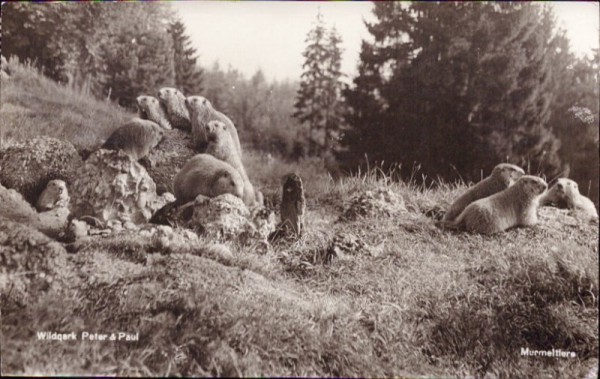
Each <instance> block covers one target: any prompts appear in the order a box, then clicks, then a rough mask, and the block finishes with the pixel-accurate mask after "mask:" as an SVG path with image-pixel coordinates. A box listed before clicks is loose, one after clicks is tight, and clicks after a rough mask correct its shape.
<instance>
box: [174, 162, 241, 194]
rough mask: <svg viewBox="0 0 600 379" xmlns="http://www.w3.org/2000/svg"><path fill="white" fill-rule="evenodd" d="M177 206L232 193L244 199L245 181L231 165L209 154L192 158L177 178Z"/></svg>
mask: <svg viewBox="0 0 600 379" xmlns="http://www.w3.org/2000/svg"><path fill="white" fill-rule="evenodd" d="M173 187H174V192H175V198H176V200H175V204H176V205H181V204H185V203H187V202H190V201H193V200H194V199H195V198H196V196H198V195H204V196H207V197H216V196H219V195H221V194H224V193H230V194H232V195H234V196H237V197H239V198H242V195H243V192H244V181H243V180H242V177H241V176H240V174H239V173H238V171H237V170H235V169H234V168H233V167H231V165H230V164H228V163H226V162H223V161H222V160H219V159H217V158H215V157H213V156H212V155H209V154H198V155H195V156H194V157H192V158H191V159H190V160H189V161H187V162H186V164H185V165H183V167H182V168H181V170H180V171H179V172H178V173H177V175H176V176H175V180H174V183H173Z"/></svg>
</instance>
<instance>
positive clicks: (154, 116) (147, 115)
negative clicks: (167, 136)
mask: <svg viewBox="0 0 600 379" xmlns="http://www.w3.org/2000/svg"><path fill="white" fill-rule="evenodd" d="M136 102H137V107H138V112H139V115H140V118H141V119H143V120H150V121H154V122H156V123H157V124H158V125H160V126H161V127H162V128H163V129H166V130H171V129H172V127H171V123H170V122H169V120H168V119H167V114H166V112H165V109H164V108H163V105H162V104H161V103H160V102H159V101H158V99H157V98H156V97H154V96H138V97H137V98H136Z"/></svg>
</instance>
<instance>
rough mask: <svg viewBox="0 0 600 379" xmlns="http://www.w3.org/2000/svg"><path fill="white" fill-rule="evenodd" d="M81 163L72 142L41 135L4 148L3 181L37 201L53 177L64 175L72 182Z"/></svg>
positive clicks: (0, 153) (1, 155)
mask: <svg viewBox="0 0 600 379" xmlns="http://www.w3.org/2000/svg"><path fill="white" fill-rule="evenodd" d="M81 165H82V161H81V157H80V156H79V154H78V153H77V150H75V147H73V145H72V144H71V143H69V142H65V141H61V140H58V139H55V138H50V137H38V138H34V139H32V140H29V141H25V142H22V143H18V144H15V145H13V146H9V147H8V148H6V149H4V150H2V151H0V183H2V184H3V185H4V186H5V187H7V188H13V189H15V190H17V191H18V192H20V193H21V194H22V195H23V196H24V197H25V199H26V200H27V201H28V202H29V203H31V204H35V202H36V201H37V199H38V197H39V196H40V194H41V193H42V191H43V190H44V189H45V188H46V185H47V184H48V182H49V181H50V180H53V179H60V180H64V181H65V182H66V183H67V185H70V184H71V183H72V182H73V180H74V179H75V177H76V175H75V173H76V171H77V169H78V168H79V167H81Z"/></svg>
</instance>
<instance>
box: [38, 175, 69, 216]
mask: <svg viewBox="0 0 600 379" xmlns="http://www.w3.org/2000/svg"><path fill="white" fill-rule="evenodd" d="M69 200H70V197H69V192H68V191H67V184H66V183H65V182H64V181H62V180H58V179H55V180H51V181H49V182H48V185H46V189H44V191H43V192H42V194H41V195H40V197H39V198H38V201H37V203H36V205H35V208H36V209H37V211H38V212H45V211H50V210H52V209H55V208H61V207H66V206H67V205H68V204H69Z"/></svg>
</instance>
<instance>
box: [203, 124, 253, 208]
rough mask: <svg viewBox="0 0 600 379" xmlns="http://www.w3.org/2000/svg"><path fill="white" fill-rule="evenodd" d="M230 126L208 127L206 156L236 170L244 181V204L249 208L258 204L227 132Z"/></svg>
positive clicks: (213, 125) (210, 125) (217, 125)
mask: <svg viewBox="0 0 600 379" xmlns="http://www.w3.org/2000/svg"><path fill="white" fill-rule="evenodd" d="M227 129H228V126H227V125H225V124H224V123H223V122H221V121H210V122H209V123H208V124H207V126H206V137H207V140H208V145H207V147H206V154H210V155H212V156H214V157H216V158H217V159H220V160H222V161H224V162H227V163H229V164H230V165H231V166H232V167H233V168H235V169H236V170H237V171H238V172H239V173H240V176H241V177H242V180H243V181H244V196H243V200H244V203H245V204H246V205H248V206H253V205H255V204H256V200H257V199H256V195H255V193H254V187H253V186H252V183H250V179H249V178H248V175H247V174H246V169H245V168H244V165H243V163H242V160H241V158H240V156H239V155H238V153H237V150H236V148H235V144H234V142H233V141H232V138H231V134H230V133H229V131H228V130H227Z"/></svg>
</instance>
